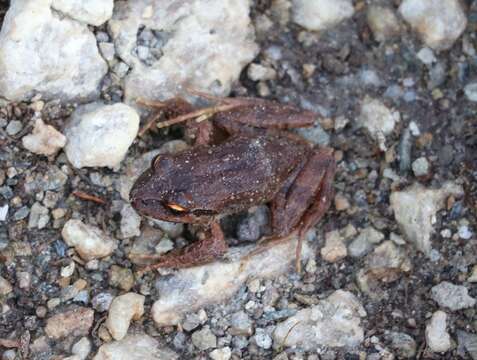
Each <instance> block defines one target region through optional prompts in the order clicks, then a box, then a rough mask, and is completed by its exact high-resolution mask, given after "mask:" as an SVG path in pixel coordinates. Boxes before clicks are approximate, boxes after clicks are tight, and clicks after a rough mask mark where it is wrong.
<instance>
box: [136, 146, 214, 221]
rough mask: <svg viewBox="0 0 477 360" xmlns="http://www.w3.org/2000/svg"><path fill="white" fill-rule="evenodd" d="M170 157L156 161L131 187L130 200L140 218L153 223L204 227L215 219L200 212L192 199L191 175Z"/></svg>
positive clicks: (159, 157) (210, 214)
mask: <svg viewBox="0 0 477 360" xmlns="http://www.w3.org/2000/svg"><path fill="white" fill-rule="evenodd" d="M176 160H177V159H175V158H174V157H173V156H171V155H160V156H158V157H156V158H155V159H154V160H153V162H152V164H151V167H150V168H149V169H148V170H147V171H145V172H144V173H143V174H142V175H141V176H140V177H139V178H138V179H137V180H136V182H135V183H134V185H133V187H132V189H131V192H130V196H129V197H130V199H131V204H132V206H133V207H134V209H135V210H136V211H137V212H138V213H140V214H141V215H144V216H148V217H152V218H154V219H159V220H165V221H172V222H182V223H207V222H210V220H211V219H212V218H213V217H214V216H215V215H216V213H215V212H213V211H208V210H202V209H200V206H199V205H197V203H196V202H197V201H196V200H195V199H194V198H193V196H192V195H191V184H190V177H191V174H190V171H189V169H187V167H185V168H181V165H180V164H182V162H178V161H176Z"/></svg>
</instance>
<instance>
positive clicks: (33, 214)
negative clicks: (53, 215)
mask: <svg viewBox="0 0 477 360" xmlns="http://www.w3.org/2000/svg"><path fill="white" fill-rule="evenodd" d="M48 221H50V215H49V214H48V209H47V208H46V207H44V206H42V205H41V204H40V203H39V202H35V203H34V204H33V205H32V207H31V209H30V216H29V218H28V228H29V229H33V228H38V229H43V228H44V227H45V226H46V225H47V224H48Z"/></svg>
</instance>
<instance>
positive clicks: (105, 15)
mask: <svg viewBox="0 0 477 360" xmlns="http://www.w3.org/2000/svg"><path fill="white" fill-rule="evenodd" d="M51 6H52V7H53V9H55V10H56V11H59V12H61V13H63V14H65V15H67V16H69V17H71V18H72V19H75V20H78V21H81V22H84V23H86V24H90V25H94V26H100V25H102V24H104V23H105V22H106V21H108V20H109V19H110V18H111V16H113V6H114V1H113V0H53V2H52V4H51Z"/></svg>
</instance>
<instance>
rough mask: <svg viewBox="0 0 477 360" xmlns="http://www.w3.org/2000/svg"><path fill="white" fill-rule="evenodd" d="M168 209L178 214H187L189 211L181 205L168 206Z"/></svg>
mask: <svg viewBox="0 0 477 360" xmlns="http://www.w3.org/2000/svg"><path fill="white" fill-rule="evenodd" d="M166 205H167V207H168V208H169V209H171V210H174V211H177V212H185V211H187V209H186V208H183V207H182V206H180V205H177V204H166Z"/></svg>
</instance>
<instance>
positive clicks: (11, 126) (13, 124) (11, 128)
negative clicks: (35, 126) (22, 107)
mask: <svg viewBox="0 0 477 360" xmlns="http://www.w3.org/2000/svg"><path fill="white" fill-rule="evenodd" d="M22 129H23V124H22V122H21V121H18V120H12V121H10V122H9V123H8V125H7V129H6V130H7V134H8V135H10V136H14V135H16V134H18V133H19V132H20V131H22Z"/></svg>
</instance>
